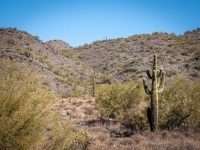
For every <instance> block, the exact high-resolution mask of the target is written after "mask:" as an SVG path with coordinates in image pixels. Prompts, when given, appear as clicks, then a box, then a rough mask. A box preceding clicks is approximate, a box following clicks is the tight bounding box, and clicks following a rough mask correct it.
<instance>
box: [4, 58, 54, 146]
mask: <svg viewBox="0 0 200 150" xmlns="http://www.w3.org/2000/svg"><path fill="white" fill-rule="evenodd" d="M0 68H1V70H0V149H11V150H12V149H20V150H27V149H30V148H32V147H33V146H34V145H35V144H36V143H37V142H38V141H39V140H40V139H41V137H42V136H43V133H44V131H45V127H46V125H47V122H48V121H47V120H48V117H47V116H48V113H47V111H46V106H47V104H48V103H49V101H50V100H52V99H53V96H52V95H51V94H49V93H48V92H46V90H45V88H44V87H43V86H42V84H40V82H39V80H38V79H37V78H36V77H34V75H33V74H34V73H33V72H32V71H30V70H29V69H28V68H27V67H24V68H23V67H19V66H17V65H16V64H13V63H9V62H8V61H0Z"/></svg>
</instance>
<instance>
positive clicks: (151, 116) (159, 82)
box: [143, 54, 165, 132]
mask: <svg viewBox="0 0 200 150" xmlns="http://www.w3.org/2000/svg"><path fill="white" fill-rule="evenodd" d="M147 76H148V78H149V79H151V80H152V86H151V90H149V88H148V86H147V83H146V80H145V79H144V80H143V84H144V89H145V92H146V93H147V94H148V95H150V96H151V107H150V108H148V109H147V114H148V121H149V124H150V128H151V131H153V132H154V131H156V130H157V127H158V94H159V93H162V91H163V89H164V82H165V72H164V71H163V69H160V70H158V69H157V55H156V54H155V55H154V59H153V70H152V73H151V72H150V71H149V70H147Z"/></svg>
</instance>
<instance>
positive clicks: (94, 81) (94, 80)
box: [92, 69, 96, 97]
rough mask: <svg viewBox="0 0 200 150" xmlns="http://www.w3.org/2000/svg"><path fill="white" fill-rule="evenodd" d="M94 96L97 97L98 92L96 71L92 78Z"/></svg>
mask: <svg viewBox="0 0 200 150" xmlns="http://www.w3.org/2000/svg"><path fill="white" fill-rule="evenodd" d="M92 79H93V80H92V96H93V97H95V92H96V71H95V69H94V74H93V78H92Z"/></svg>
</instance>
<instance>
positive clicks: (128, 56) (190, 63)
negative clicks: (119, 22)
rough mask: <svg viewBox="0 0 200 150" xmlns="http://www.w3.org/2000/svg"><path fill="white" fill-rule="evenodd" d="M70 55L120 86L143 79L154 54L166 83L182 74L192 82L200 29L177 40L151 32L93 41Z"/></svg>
mask: <svg viewBox="0 0 200 150" xmlns="http://www.w3.org/2000/svg"><path fill="white" fill-rule="evenodd" d="M73 52H74V53H73V55H74V56H75V57H77V58H79V59H80V60H81V61H83V62H84V63H86V64H87V65H88V66H91V67H93V68H96V69H97V70H99V71H100V72H103V73H106V74H108V75H110V76H111V77H112V78H113V79H117V80H118V81H122V82H123V81H126V80H130V79H137V78H143V77H144V76H146V74H145V73H144V72H145V71H146V69H149V66H151V62H152V58H153V54H155V53H157V54H158V57H159V58H158V61H159V66H160V67H163V68H164V69H165V70H166V72H167V77H168V79H172V78H171V77H174V76H175V75H182V74H183V75H185V76H186V77H188V78H189V79H191V80H196V79H197V80H198V79H199V77H200V28H198V29H197V30H193V31H191V32H186V33H185V34H184V35H180V36H176V35H175V34H168V33H162V32H154V33H152V34H141V35H133V36H130V37H128V38H118V39H109V40H103V41H95V42H93V43H92V44H89V45H88V44H85V45H83V46H80V47H77V48H74V51H73Z"/></svg>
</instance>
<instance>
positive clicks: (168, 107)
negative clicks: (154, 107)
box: [159, 77, 200, 129]
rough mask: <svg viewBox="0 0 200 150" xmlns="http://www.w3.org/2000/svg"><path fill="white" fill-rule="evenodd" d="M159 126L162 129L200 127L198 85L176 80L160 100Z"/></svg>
mask: <svg viewBox="0 0 200 150" xmlns="http://www.w3.org/2000/svg"><path fill="white" fill-rule="evenodd" d="M159 104H160V108H159V111H160V119H159V121H160V125H161V127H164V128H166V127H167V128H170V129H173V128H175V127H184V128H185V129H188V128H193V129H195V128H199V127H200V111H199V108H200V83H198V82H192V81H186V80H185V78H183V77H181V78H177V79H175V80H174V82H173V83H172V85H171V86H169V87H168V88H166V89H165V90H164V93H163V95H162V96H161V99H160V102H159Z"/></svg>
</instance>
